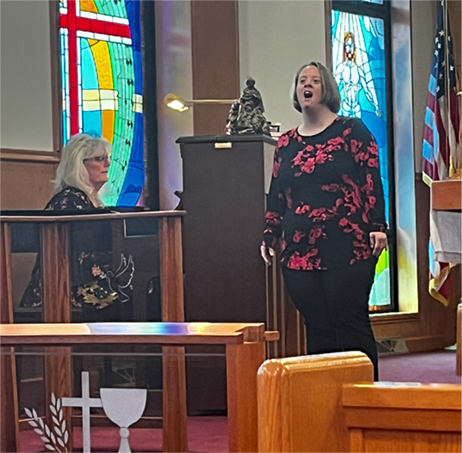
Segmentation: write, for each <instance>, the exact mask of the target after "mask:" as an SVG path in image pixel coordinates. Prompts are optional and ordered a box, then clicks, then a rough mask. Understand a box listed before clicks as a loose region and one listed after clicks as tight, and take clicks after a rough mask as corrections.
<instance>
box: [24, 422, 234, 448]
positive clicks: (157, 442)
mask: <svg viewBox="0 0 462 453" xmlns="http://www.w3.org/2000/svg"><path fill="white" fill-rule="evenodd" d="M129 441H130V447H131V450H132V452H134V453H136V452H157V451H162V430H160V429H142V428H135V429H131V430H130V437H129ZM119 443H120V436H119V429H118V428H92V429H91V445H92V449H91V451H92V453H94V452H101V453H106V452H112V453H114V452H117V451H119ZM188 446H189V451H191V452H227V451H228V432H227V421H226V417H190V418H189V419H188ZM74 447H75V448H74V451H75V452H81V451H82V429H81V428H80V427H76V428H74ZM21 449H22V451H23V452H27V453H37V452H45V451H46V450H45V447H44V445H43V442H42V441H41V440H40V437H39V436H38V435H37V434H35V433H34V432H33V431H23V432H21Z"/></svg>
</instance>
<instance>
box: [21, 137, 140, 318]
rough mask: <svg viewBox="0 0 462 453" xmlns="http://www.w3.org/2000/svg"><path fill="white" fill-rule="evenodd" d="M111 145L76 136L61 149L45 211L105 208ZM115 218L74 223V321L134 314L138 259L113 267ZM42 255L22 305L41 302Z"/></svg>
mask: <svg viewBox="0 0 462 453" xmlns="http://www.w3.org/2000/svg"><path fill="white" fill-rule="evenodd" d="M111 150H112V145H111V144H110V143H109V142H108V141H107V140H106V139H105V138H97V137H92V136H90V135H87V134H77V135H74V136H73V137H71V139H70V140H69V142H68V143H67V145H66V146H65V147H64V148H63V150H62V153H61V161H60V163H59V166H58V169H57V171H56V180H55V181H54V184H55V188H54V195H53V197H52V198H51V200H50V201H49V202H48V204H47V206H46V208H45V210H51V211H63V210H66V211H83V210H89V211H94V210H96V209H98V208H100V207H102V206H103V203H102V201H101V199H100V197H99V195H98V192H99V191H100V189H101V188H102V186H103V185H104V184H105V183H106V182H107V181H108V171H109V167H110V165H111V158H110V155H111ZM110 228H111V225H110V222H107V221H106V222H100V221H89V222H75V223H73V224H72V226H71V252H70V253H71V255H70V267H71V303H72V305H73V307H75V308H77V307H78V308H81V310H74V311H75V312H76V313H77V314H78V315H80V316H78V318H79V319H75V317H74V316H73V321H83V322H95V321H130V320H132V319H131V318H132V317H133V307H132V303H131V300H130V299H131V292H132V288H131V282H132V278H133V274H134V270H135V269H134V265H133V260H132V258H131V257H129V259H128V261H127V260H126V259H125V257H124V256H123V255H122V257H121V260H120V261H121V263H120V266H119V268H118V269H117V271H113V267H112V256H111V252H110V250H111V249H112V234H111V230H110ZM41 286H42V285H41V275H40V256H38V257H37V262H36V264H35V267H34V269H33V271H32V278H31V281H30V282H29V284H28V286H27V288H26V290H25V292H24V294H23V297H22V300H21V304H20V306H21V307H38V306H41V305H42V288H41Z"/></svg>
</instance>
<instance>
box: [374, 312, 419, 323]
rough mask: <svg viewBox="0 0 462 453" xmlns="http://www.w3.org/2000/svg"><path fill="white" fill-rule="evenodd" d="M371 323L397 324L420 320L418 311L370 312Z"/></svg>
mask: <svg viewBox="0 0 462 453" xmlns="http://www.w3.org/2000/svg"><path fill="white" fill-rule="evenodd" d="M370 318H371V322H372V325H375V324H397V323H403V322H416V321H419V320H420V314H419V313H404V312H403V313H380V314H373V313H371V314H370Z"/></svg>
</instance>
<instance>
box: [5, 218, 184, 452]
mask: <svg viewBox="0 0 462 453" xmlns="http://www.w3.org/2000/svg"><path fill="white" fill-rule="evenodd" d="M47 214H49V213H44V212H43V211H31V212H21V213H18V215H14V213H12V212H11V211H10V212H8V215H5V214H4V213H2V215H1V218H0V220H1V232H0V236H1V238H0V239H1V257H0V258H1V261H0V266H1V268H0V279H1V280H0V281H1V293H0V315H1V318H0V321H1V323H2V324H12V323H13V322H14V313H13V295H12V272H13V271H12V253H11V252H12V249H11V236H12V226H13V225H15V224H32V223H35V224H39V232H40V233H39V235H40V257H41V269H42V300H43V322H44V323H70V322H71V303H70V289H71V281H70V280H71V278H70V262H69V246H70V237H71V227H72V225H73V224H75V223H76V222H98V221H100V222H101V221H109V222H114V221H123V222H127V221H137V220H138V221H142V220H149V219H153V220H154V221H156V222H157V237H158V239H159V249H160V265H159V267H160V269H159V272H160V286H161V307H162V310H161V311H162V318H161V319H162V321H165V322H181V321H184V308H183V264H182V242H181V239H182V238H181V219H182V217H183V216H184V215H185V214H186V213H185V212H184V211H158V212H154V211H145V212H114V213H98V212H95V213H88V214H87V213H83V214H82V213H79V215H47ZM23 239H25V238H23ZM55 348H56V349H54V350H53V353H52V354H50V355H49V356H47V357H46V358H45V388H46V394H47V398H49V397H50V392H51V389H53V391H54V392H55V393H56V392H58V393H60V394H69V395H70V394H71V393H72V366H71V359H70V349H69V348H68V347H67V346H56V347H55ZM163 352H164V353H165V354H164V356H163V359H162V360H163V381H164V387H163V391H164V394H168V393H169V392H170V391H172V395H173V396H172V397H171V398H169V402H170V404H169V405H167V398H164V409H163V423H167V425H168V424H176V425H178V426H179V427H184V426H185V423H186V401H185V399H184V398H182V397H181V395H182V392H183V393H185V392H186V384H185V363H184V347H182V346H169V345H166V346H165V347H164V349H163ZM1 369H2V382H1V394H2V411H1V426H2V436H1V449H2V450H1V451H2V452H16V451H19V450H18V445H17V443H16V442H17V439H18V431H19V425H18V423H19V422H18V415H19V414H18V413H17V409H18V406H17V394H16V392H11V391H10V390H11V389H12V388H15V386H16V364H15V360H14V358H13V356H12V355H11V350H10V348H8V347H5V346H3V345H2V356H1ZM173 389H174V391H173ZM180 389H182V390H180ZM175 395H176V396H177V397H178V398H180V400H178V401H174V400H172V398H174V396H175ZM172 403H173V405H174V406H175V410H174V411H172V410H171V407H172ZM5 407H9V408H11V412H8V413H7V411H6V410H4V408H5ZM14 411H16V412H14ZM66 418H67V420H66V421H67V424H68V426H71V416H70V411H68V412H67V416H66ZM184 429H186V428H184ZM4 433H8V435H3V434H4ZM170 441H171V442H172V444H168V445H165V451H185V448H186V442H187V439H186V431H184V432H180V433H178V436H177V437H175V438H171V439H170Z"/></svg>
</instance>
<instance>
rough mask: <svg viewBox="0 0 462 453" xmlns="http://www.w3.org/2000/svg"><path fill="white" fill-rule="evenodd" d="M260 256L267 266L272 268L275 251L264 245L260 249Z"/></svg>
mask: <svg viewBox="0 0 462 453" xmlns="http://www.w3.org/2000/svg"><path fill="white" fill-rule="evenodd" d="M260 254H261V257H262V258H263V261H264V262H265V264H266V265H267V266H271V264H272V263H273V256H274V249H272V248H271V247H267V246H266V245H265V244H262V245H261V247H260Z"/></svg>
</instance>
